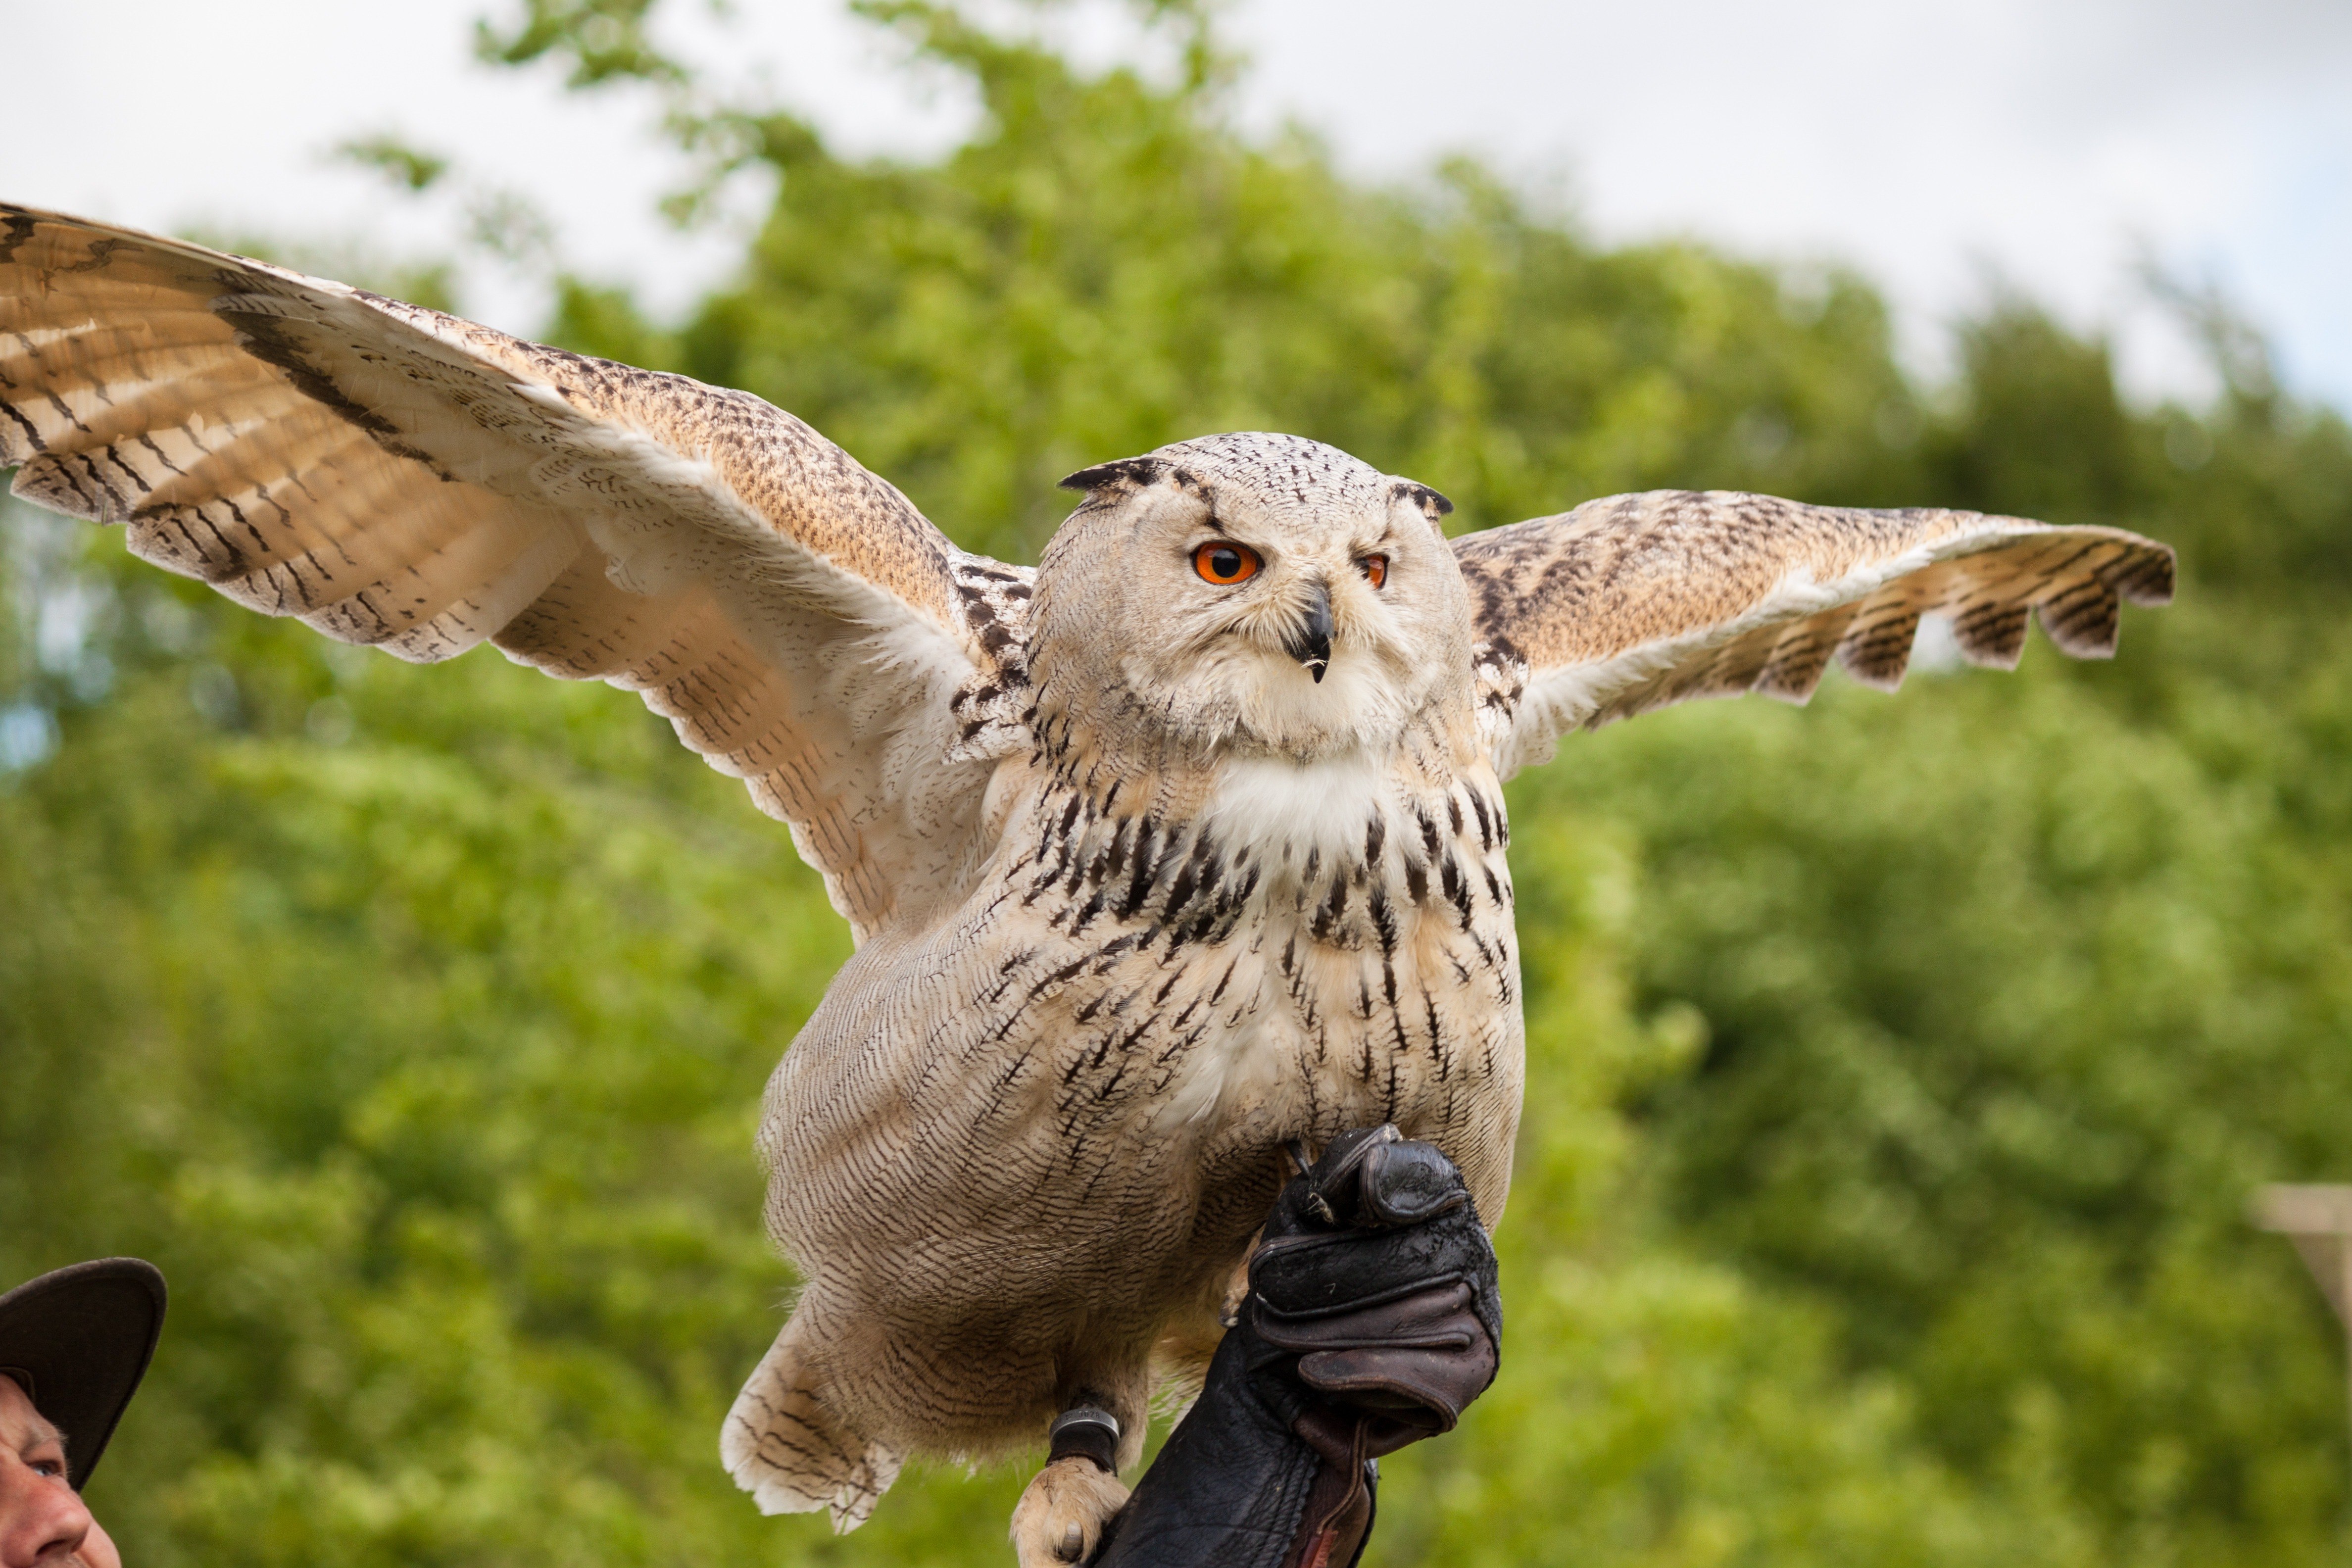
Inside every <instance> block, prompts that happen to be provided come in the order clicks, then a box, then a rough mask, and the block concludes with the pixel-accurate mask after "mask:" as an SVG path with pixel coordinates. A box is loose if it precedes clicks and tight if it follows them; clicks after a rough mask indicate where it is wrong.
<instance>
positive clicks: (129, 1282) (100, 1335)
mask: <svg viewBox="0 0 2352 1568" xmlns="http://www.w3.org/2000/svg"><path fill="white" fill-rule="evenodd" d="M162 1332H163V1275H162V1274H161V1273H160V1272H158V1271H157V1269H156V1268H155V1266H154V1265H153V1264H152V1263H148V1262H144V1261H142V1259H140V1258H99V1259H97V1260H96V1261H94V1262H90V1263H76V1264H72V1265H69V1266H68V1267H67V1268H60V1269H58V1270H56V1271H55V1272H53V1273H49V1274H44V1275H42V1276H41V1277H40V1278H39V1279H28V1280H26V1282H25V1283H24V1284H22V1285H19V1286H17V1287H16V1289H14V1290H11V1291H9V1292H8V1293H7V1294H6V1295H5V1296H0V1373H5V1374H6V1375H7V1376H9V1377H12V1378H14V1379H16V1382H17V1384H19V1385H21V1386H22V1387H23V1389H24V1390H25V1393H26V1395H28V1396H29V1397H30V1398H31V1399H32V1401H33V1408H34V1409H36V1410H38V1411H39V1412H40V1413H41V1414H42V1415H46V1416H47V1417H48V1418H49V1419H50V1420H51V1421H54V1422H56V1423H57V1424H58V1427H59V1428H60V1429H61V1430H63V1431H64V1433H65V1435H66V1479H68V1481H70V1482H71V1483H72V1485H73V1489H74V1490H76V1491H79V1490H81V1488H82V1483H83V1482H85V1481H87V1480H89V1473H90V1471H92V1470H94V1469H96V1468H98V1457H99V1456H100V1454H103V1453H105V1452H106V1440H107V1439H108V1438H109V1437H111V1436H114V1424H115V1423H116V1422H118V1421H120V1420H121V1419H122V1411H123V1407H124V1406H125V1405H129V1404H130V1403H131V1394H134V1393H135V1392H137V1391H138V1388H139V1380H140V1379H141V1378H142V1377H143V1376H145V1375H146V1373H147V1363H148V1361H149V1360H150V1359H151V1358H152V1357H153V1355H154V1353H155V1339H156V1336H157V1335H159V1334H161V1333H162Z"/></svg>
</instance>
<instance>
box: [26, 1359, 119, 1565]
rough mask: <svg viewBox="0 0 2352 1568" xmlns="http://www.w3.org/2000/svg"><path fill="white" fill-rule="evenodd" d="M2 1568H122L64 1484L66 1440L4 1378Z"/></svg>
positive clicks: (109, 1544)
mask: <svg viewBox="0 0 2352 1568" xmlns="http://www.w3.org/2000/svg"><path fill="white" fill-rule="evenodd" d="M0 1568H122V1559H121V1557H119V1556H117V1555H116V1554H115V1551H114V1542H111V1541H109V1540H108V1539H107V1538H106V1531H103V1530H100V1528H99V1527H98V1521H96V1520H94V1519H92V1518H90V1516H89V1509H87V1508H85V1507H83V1506H82V1500H81V1497H80V1494H79V1493H78V1492H76V1491H75V1490H74V1489H73V1488H72V1487H71V1486H69V1485H68V1484H67V1481H66V1445H65V1438H64V1436H62V1435H61V1434H60V1433H59V1432H58V1429H57V1427H56V1426H53V1425H51V1424H50V1422H49V1421H48V1420H47V1417H45V1416H43V1415H42V1414H41V1413H40V1412H39V1411H37V1410H36V1409H34V1408H33V1402H32V1401H31V1400H30V1399H28V1398H26V1396H25V1391H24V1390H23V1389H22V1388H20V1387H18V1386H17V1384H16V1379H15V1378H12V1377H5V1376H0Z"/></svg>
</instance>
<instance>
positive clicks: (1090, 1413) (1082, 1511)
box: [1013, 1402, 1141, 1568]
mask: <svg viewBox="0 0 2352 1568" xmlns="http://www.w3.org/2000/svg"><path fill="white" fill-rule="evenodd" d="M1140 1416H1141V1412H1140V1411H1137V1412H1134V1413H1133V1414H1132V1415H1130V1417H1129V1419H1130V1421H1131V1422H1133V1423H1134V1424H1135V1425H1136V1426H1138V1427H1139V1426H1140ZM1139 1436H1140V1433H1139V1432H1138V1433H1137V1435H1136V1436H1135V1437H1134V1438H1130V1437H1129V1433H1128V1431H1127V1429H1126V1426H1124V1425H1123V1424H1122V1423H1121V1422H1120V1420H1119V1418H1118V1416H1117V1415H1113V1414H1111V1412H1110V1411H1108V1410H1106V1409H1104V1408H1102V1407H1101V1405H1096V1404H1093V1403H1087V1402H1082V1403H1079V1404H1077V1405H1072V1406H1071V1407H1070V1408H1069V1409H1067V1410H1065V1411H1063V1412H1062V1414H1061V1415H1057V1416H1055V1418H1054V1425H1053V1426H1052V1428H1051V1440H1052V1443H1053V1452H1052V1457H1051V1458H1048V1459H1047V1460H1046V1461H1045V1468H1044V1469H1042V1470H1039V1471H1038V1472H1037V1473H1036V1474H1035V1475H1034V1476H1032V1477H1031V1478H1030V1479H1029V1485H1028V1486H1027V1488H1026V1489H1024V1490H1023V1491H1022V1493H1021V1500H1020V1501H1019V1502H1018V1503H1016V1504H1014V1505H1013V1551H1014V1552H1018V1553H1019V1554H1020V1558H1021V1568H1069V1564H1071V1563H1083V1562H1085V1561H1086V1560H1087V1558H1088V1557H1090V1556H1092V1555H1093V1554H1094V1550H1095V1547H1096V1545H1097V1542H1100V1541H1101V1540H1102V1532H1103V1527H1104V1526H1105V1525H1107V1524H1108V1523H1109V1522H1110V1521H1111V1516H1112V1515H1114V1514H1116V1513H1118V1510H1120V1509H1122V1508H1124V1507H1125V1506H1127V1488H1126V1487H1125V1486H1124V1485H1122V1484H1121V1483H1120V1481H1119V1479H1118V1458H1119V1450H1120V1449H1121V1448H1122V1447H1134V1446H1137V1442H1138V1441H1139Z"/></svg>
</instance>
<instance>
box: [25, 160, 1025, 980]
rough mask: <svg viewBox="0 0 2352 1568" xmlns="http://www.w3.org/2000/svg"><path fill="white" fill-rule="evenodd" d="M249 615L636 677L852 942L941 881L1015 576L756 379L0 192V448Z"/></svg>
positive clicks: (1001, 694) (983, 746) (1017, 709)
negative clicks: (15, 201) (760, 391)
mask: <svg viewBox="0 0 2352 1568" xmlns="http://www.w3.org/2000/svg"><path fill="white" fill-rule="evenodd" d="M11 464H16V465H21V467H19V468H18V469H17V473H16V483H15V487H14V489H15V491H16V494H18V495H20V496H23V497H25V498H26V499H27V500H33V501H36V502H38V503H39V504H41V505H43V506H47V507H50V508H52V509H54V510H59V511H64V512H68V513H71V514H74V515H77V516H80V517H85V518H89V519H92V520H94V521H102V522H120V523H125V524H127V525H128V530H129V542H130V546H131V550H132V551H133V552H136V553H138V554H140V555H142V556H143V557H145V558H146V559H148V560H150V561H152V562H155V563H158V564H160V565H163V566H165V567H168V568H170V569H171V570H173V571H175V572H180V573H183V574H186V575H189V576H192V577H196V578H199V579H201V580H203V581H205V582H206V583H208V584H211V585H212V586H213V587H215V588H216V589H218V590H219V591H220V592H222V593H223V594H225V595H228V596H229V597H231V598H233V599H236V600H237V601H239V602H240V603H243V604H246V605H250V606H251V607H253V608H255V609H257V610H260V611H263V612H264V613H266V614H269V615H278V616H297V617H299V618H300V619H301V620H303V621H305V622H308V623H309V624H310V625H311V626H315V627H317V628H318V629H319V630H320V631H323V632H325V633H326V634H327V635H328V636H330V637H337V638H339V639H341V640H342V641H345V642H354V643H365V644H372V645H374V646H376V647H383V648H384V649H386V650H387V651H389V652H392V653H394V654H395V655H397V656H398V657H400V658H406V659H411V660H416V661H432V660H437V659H442V658H449V657H451V656H453V655H455V654H458V653H461V652H464V651H465V650H466V649H467V648H470V647H474V646H475V645H476V644H478V643H480V642H483V641H485V640H487V641H489V642H491V643H494V644H496V645H497V646H498V647H499V648H501V649H503V650H504V651H505V652H506V654H507V656H508V657H509V658H513V659H515V660H517V661H518V662H520V663H525V664H530V665H535V666H537V667H538V668H541V669H543V670H546V671H547V672H549V673H550V674H553V675H557V676H562V677H564V678H567V679H602V680H605V681H609V682H611V683H612V684H614V685H615V686H620V687H624V688H626V689H632V690H635V691H638V692H640V693H641V694H642V695H643V697H644V699H645V701H646V705H647V706H648V707H650V708H652V709H653V710H655V711H656V712H658V713H661V714H664V715H666V716H667V717H668V718H669V720H670V721H671V722H672V723H673V725H674V726H675V727H676V728H677V732H678V735H679V738H680V739H682V740H683V741H684V742H686V743H687V744H688V745H689V746H691V747H692V748H694V749H695V750H696V751H697V752H701V753H702V755H703V757H704V758H705V760H707V761H708V762H709V763H710V764H711V765H712V766H713V767H716V768H718V769H719V770H720V771H721V772H724V773H731V774H734V775H736V776H739V777H740V778H742V779H743V780H744V781H745V782H746V783H747V784H749V785H750V787H751V795H752V797H753V798H754V799H755V800H756V801H757V802H758V803H759V805H761V808H762V809H764V810H765V811H767V812H768V813H769V814H770V815H771V816H777V817H780V818H782V819H783V820H784V821H785V822H787V823H789V824H790V825H791V827H792V831H793V842H794V843H795V844H796V845H797V846H798V847H799V848H800V851H801V853H802V855H803V858H806V859H808V860H809V861H810V862H811V863H812V864H813V865H814V866H815V867H816V868H818V869H819V870H820V871H822V872H823V873H824V878H825V881H826V886H827V889H828V890H829V892H830V893H831V896H832V899H833V901H834V905H835V908H837V909H839V910H841V912H842V913H843V914H844V915H845V916H847V917H848V919H849V921H850V924H851V926H852V928H853V929H854V930H855V931H856V934H857V935H858V936H859V938H860V939H863V938H864V937H865V936H866V934H868V933H869V932H871V931H874V930H876V929H877V928H878V927H879V926H881V925H882V924H884V923H885V922H886V921H892V920H894V919H897V918H901V917H904V916H907V915H908V914H911V913H913V912H915V911H918V910H920V909H921V908H923V907H924V906H925V905H927V904H932V903H935V902H936V901H937V900H941V899H944V898H948V897H951V896H952V895H953V894H954V893H955V892H956V891H957V890H958V889H959V888H960V887H961V885H962V884H963V883H965V882H966V881H967V880H968V879H969V878H970V876H971V874H972V872H973V870H974V869H975V868H976V866H977V864H978V862H979V861H980V860H981V859H982V858H984V856H985V852H986V846H985V845H984V844H982V843H981V842H979V838H980V832H981V828H980V809H981V802H982V795H983V794H984V791H985V788H986V783H987V777H988V774H989V772H990V769H991V766H992V760H991V759H992V756H993V755H995V754H998V753H1001V752H1003V751H1004V750H1005V749H1008V747H1010V746H1011V745H1013V744H1016V743H1017V742H1018V740H1019V738H1020V736H1021V735H1022V734H1024V733H1025V731H1024V729H1023V721H1022V717H1021V715H1022V711H1023V708H1024V701H1025V699H1024V687H1025V682H1026V675H1025V671H1024V631H1025V626H1026V621H1027V598H1028V593H1029V577H1030V574H1028V573H1027V572H1025V571H1023V570H1018V569H1014V568H1010V567H1004V566H1000V565H998V564H997V563H994V562H991V561H986V560H983V559H982V558H980V557H977V556H971V555H966V554H964V553H963V552H961V551H959V550H957V549H956V548H955V547H954V546H953V545H951V544H950V543H949V542H948V541H947V539H946V538H945V536H943V535H942V534H941V533H940V531H938V530H937V529H935V528H933V527H932V526H931V525H930V523H929V522H928V521H925V520H924V518H923V517H922V515H921V514H920V513H919V512H918V511H917V510H915V508H914V506H913V505H912V504H911V503H909V502H908V500H907V499H906V498H905V497H904V496H902V495H900V494H899V493H898V491H897V490H896V489H893V488H891V487H890V486H889V485H888V484H886V483H885V482H883V481H882V480H881V479H877V478H876V477H875V476H874V475H872V474H870V473H868V472H866V469H864V468H860V467H859V466H858V465H857V463H856V462H855V461H854V460H852V459H851V458H850V457H849V456H848V455H847V454H846V453H845V452H843V451H842V450H841V449H840V448H839V447H835V446H834V445H833V444H832V443H831V442H829V441H827V440H825V439H824V437H821V436H819V435H818V434H817V433H816V432H815V431H814V430H812V429H810V428H809V427H808V426H806V425H803V424H802V423H801V422H800V421H799V420H797V419H795V418H793V416H791V415H789V414H785V413H783V412H782V411H780V410H778V409H775V408H772V407H771V406H769V405H767V404H765V403H762V402H761V401H760V400H759V399H758V398H756V397H752V396H750V395H746V394H743V393H739V392H728V391H722V390H719V389H717V388H713V387H709V386H705V385H703V384H700V383H698V382H693V381H689V380H688V379H686V378H685V377H683V376H673V375H657V374H650V373H647V372H644V371H639V370H634V369H631V368H630V367H628V366H626V365H620V364H614V363H610V362H607V361H603V360H591V359H584V358H582V357H581V356H579V355H576V354H570V353H562V352H560V351H558V350H554V349H548V348H542V347H541V346H539V345H537V344H533V343H527V342H521V341H520V340H519V339H516V338H511V337H509V336H507V335H506V334H505V333H503V332H498V331H491V330H490V329H488V328H487V327H481V326H478V325H475V324H474V323H472V322H469V321H459V320H457V319H456V318H454V317H450V316H445V315H442V314H441V313H439V312H437V311H434V310H421V309H418V308H417V307H415V306H410V305H402V304H398V303H395V302H394V301H392V300H383V299H380V298H378V297H376V296H373V295H371V294H366V293H363V292H362V291H360V290H357V289H349V288H346V287H344V286H343V285H341V284H339V283H330V282H324V281H321V280H320V279H311V278H305V277H302V276H300V275H299V274H297V273H293V272H289V271H286V270H284V269H282V268H276V267H270V266H267V265H265V264H263V263H259V262H255V261H249V260H247V259H244V258H238V257H232V256H226V255H222V254H220V253H218V252H215V251H211V250H206V249H204V248H202V247H197V246H193V245H186V244H182V243H180V242H177V241H173V240H167V239H159V238H155V237H152V236H148V235H143V234H139V233H136V232H134V231H131V230H126V229H120V228H114V227H110V226H104V225H100V224H93V223H87V222H83V221H81V220H79V219H75V218H68V217H63V216H57V215H53V214H47V213H40V212H31V211H26V210H25V209H22V208H17V207H10V206H5V205H0V468H5V467H7V466H9V465H11Z"/></svg>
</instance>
